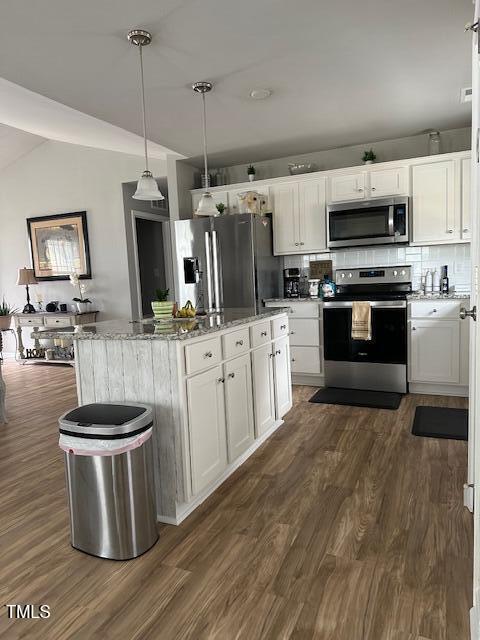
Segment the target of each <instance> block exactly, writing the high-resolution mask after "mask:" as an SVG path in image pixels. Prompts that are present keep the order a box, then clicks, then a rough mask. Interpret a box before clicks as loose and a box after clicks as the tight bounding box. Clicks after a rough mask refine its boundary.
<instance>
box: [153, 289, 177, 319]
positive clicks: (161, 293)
mask: <svg viewBox="0 0 480 640" xmlns="http://www.w3.org/2000/svg"><path fill="white" fill-rule="evenodd" d="M169 293H170V289H156V290H155V296H156V300H153V302H152V311H153V315H154V316H155V318H168V317H170V318H171V317H172V316H173V307H174V306H175V303H174V302H171V301H170V300H167V298H168V294H169Z"/></svg>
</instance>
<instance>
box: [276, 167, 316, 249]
mask: <svg viewBox="0 0 480 640" xmlns="http://www.w3.org/2000/svg"><path fill="white" fill-rule="evenodd" d="M325 200H326V180H325V178H320V179H318V180H305V181H302V182H285V183H283V184H276V185H273V186H272V187H270V204H271V207H272V211H273V246H274V253H275V254H276V255H285V254H292V253H311V252H319V251H325V250H326V248H327V245H326V222H325Z"/></svg>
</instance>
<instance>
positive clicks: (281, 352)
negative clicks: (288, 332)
mask: <svg viewBox="0 0 480 640" xmlns="http://www.w3.org/2000/svg"><path fill="white" fill-rule="evenodd" d="M273 354H274V358H273V362H274V376H275V413H276V417H277V420H280V419H281V418H283V416H284V415H285V414H286V413H287V412H288V411H290V409H291V408H292V382H291V374H290V345H289V341H288V338H280V340H276V341H275V342H274V343H273Z"/></svg>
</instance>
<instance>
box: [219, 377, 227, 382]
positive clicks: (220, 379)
mask: <svg viewBox="0 0 480 640" xmlns="http://www.w3.org/2000/svg"><path fill="white" fill-rule="evenodd" d="M217 382H225V378H217Z"/></svg>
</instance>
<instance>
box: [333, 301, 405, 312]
mask: <svg viewBox="0 0 480 640" xmlns="http://www.w3.org/2000/svg"><path fill="white" fill-rule="evenodd" d="M365 302H367V300H365ZM352 306H353V301H351V300H342V301H337V302H327V301H326V300H325V301H324V302H323V308H324V310H325V311H328V309H351V308H352ZM370 306H371V307H372V308H374V309H406V308H407V303H406V302H405V301H401V302H398V301H396V300H391V301H390V300H372V301H371V302H370Z"/></svg>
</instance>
